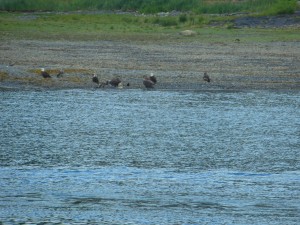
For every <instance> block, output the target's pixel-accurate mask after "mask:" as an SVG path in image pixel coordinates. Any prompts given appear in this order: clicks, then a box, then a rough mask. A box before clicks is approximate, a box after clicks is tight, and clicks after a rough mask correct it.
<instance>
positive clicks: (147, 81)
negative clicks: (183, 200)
mask: <svg viewBox="0 0 300 225" xmlns="http://www.w3.org/2000/svg"><path fill="white" fill-rule="evenodd" d="M143 84H144V86H145V87H146V88H154V85H155V83H154V82H153V81H152V80H151V79H150V78H149V77H144V80H143Z"/></svg>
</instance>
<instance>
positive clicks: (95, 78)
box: [92, 73, 99, 85]
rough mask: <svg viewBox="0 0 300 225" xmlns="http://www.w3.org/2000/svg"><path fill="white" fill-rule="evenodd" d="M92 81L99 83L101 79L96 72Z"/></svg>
mask: <svg viewBox="0 0 300 225" xmlns="http://www.w3.org/2000/svg"><path fill="white" fill-rule="evenodd" d="M92 81H93V82H94V83H96V84H98V85H99V79H98V77H97V75H96V74H95V73H94V74H93V78H92Z"/></svg>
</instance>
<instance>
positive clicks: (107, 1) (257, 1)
mask: <svg viewBox="0 0 300 225" xmlns="http://www.w3.org/2000/svg"><path fill="white" fill-rule="evenodd" d="M296 7H297V0H243V1H233V0H222V1H220V0H189V1H186V0H101V1H99V0H59V1H53V0H0V10H4V11H77V10H86V11H88V10H94V11H95V10H121V11H138V12H141V13H147V14H149V13H158V12H171V11H174V10H175V11H181V12H191V11H192V12H195V13H200V14H202V13H208V14H211V13H218V14H220V13H234V12H241V11H247V12H267V11H268V10H269V9H270V13H279V14H281V13H291V12H293V11H294V10H295V9H296Z"/></svg>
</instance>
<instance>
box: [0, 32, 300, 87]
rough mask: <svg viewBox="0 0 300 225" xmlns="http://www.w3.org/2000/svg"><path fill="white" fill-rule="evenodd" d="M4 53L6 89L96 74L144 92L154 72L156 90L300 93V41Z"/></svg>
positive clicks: (120, 44) (66, 45) (53, 44)
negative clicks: (59, 74) (207, 78)
mask: <svg viewBox="0 0 300 225" xmlns="http://www.w3.org/2000/svg"><path fill="white" fill-rule="evenodd" d="M187 38H188V37H187ZM0 52H1V54H0V75H1V76H0V89H2V90H3V89H32V88H38V89H39V88H42V89H44V88H95V87H97V85H96V84H95V83H93V82H92V74H93V73H96V74H97V75H98V77H99V80H100V81H103V82H104V81H106V80H108V79H111V78H113V77H119V78H121V79H122V81H123V84H127V83H129V84H130V86H128V87H127V86H126V85H124V88H144V87H143V83H142V81H143V77H144V76H145V75H150V73H153V74H154V75H155V76H156V77H157V79H158V83H157V85H156V87H155V89H157V90H160V89H161V90H165V89H166V90H169V89H173V90H207V89H213V90H219V89H234V90H235V89H237V90H239V89H284V90H286V89H296V90H299V89H300V42H262V43H252V42H251V43H250V42H245V43H244V42H243V40H233V41H232V42H230V43H226V42H215V43H203V42H200V41H196V40H194V39H190V41H189V40H188V39H185V40H184V41H182V40H179V41H174V40H172V41H170V42H168V41H163V42H160V41H158V42H156V41H149V40H147V41H142V40H139V41H121V40H120V41H116V40H114V41H103V40H99V41H64V40H59V41H49V40H43V41H39V40H4V41H1V44H0ZM40 68H45V69H46V70H48V71H49V73H50V74H51V76H52V78H50V79H44V78H43V77H41V76H40ZM60 69H64V71H65V73H64V75H63V77H61V78H57V77H56V73H57V72H58V71H59V70H60ZM204 72H207V73H208V75H209V76H210V78H211V82H210V83H208V82H205V81H204V80H203V73H204Z"/></svg>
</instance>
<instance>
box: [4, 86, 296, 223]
mask: <svg viewBox="0 0 300 225" xmlns="http://www.w3.org/2000/svg"><path fill="white" fill-rule="evenodd" d="M0 100H1V105H0V112H1V118H0V122H1V128H0V137H1V142H0V221H2V223H3V224H22V223H23V224H24V223H25V224H26V223H27V224H38V223H40V224H60V223H63V224H74V223H75V224H76V223H79V222H80V223H83V224H84V223H86V224H299V223H300V176H299V175H300V163H299V160H300V140H299V137H300V113H299V110H300V93H299V92H273V91H247V92H233V91H228V92H226V91H202V92H192V91H190V92H188V91H186V92H179V91H178V92H172V91H144V90H99V89H98V90H97V89H96V90H56V91H24V92H22V91H19V92H0ZM0 223H1V222H0Z"/></svg>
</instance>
